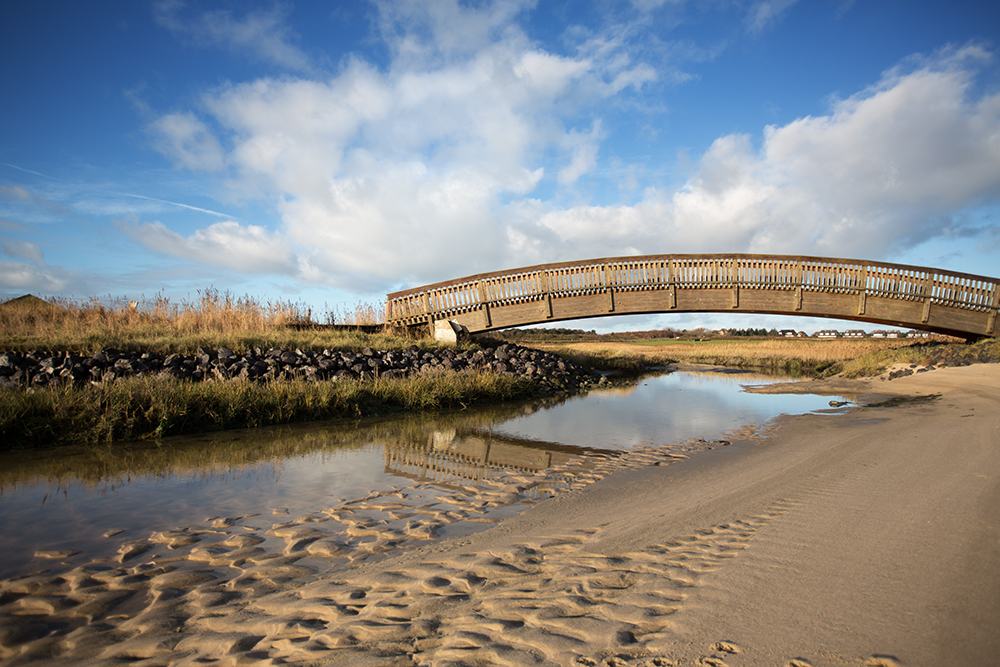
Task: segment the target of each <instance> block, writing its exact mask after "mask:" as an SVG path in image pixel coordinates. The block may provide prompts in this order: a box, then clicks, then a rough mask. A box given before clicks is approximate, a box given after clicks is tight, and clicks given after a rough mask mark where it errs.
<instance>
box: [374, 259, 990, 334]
mask: <svg viewBox="0 0 1000 667" xmlns="http://www.w3.org/2000/svg"><path fill="white" fill-rule="evenodd" d="M998 307H1000V280H998V279H997V278H989V277H986V276H977V275H972V274H965V273H956V272H952V271H942V270H940V269H933V268H927V267H920V266H907V265H902V264H887V263H883V262H871V261H864V260H852V259H839V258H827V257H798V256H787V255H747V254H734V255H645V256H636V257H610V258H603V259H592V260H583V261H576V262H562V263H557V264H540V265H536V266H529V267H524V268H517V269H510V270H506V271H495V272H492V273H483V274H478V275H474V276H467V277H464V278H458V279H456V280H449V281H447V282H441V283H435V284H433V285H426V286H423V287H417V288H414V289H409V290H405V291H401V292H394V293H392V294H389V295H388V296H387V303H386V323H387V324H389V325H396V326H400V325H402V326H409V327H412V326H418V325H430V326H433V323H434V322H435V321H439V320H449V321H453V322H457V323H459V324H461V325H463V326H465V327H467V328H468V329H469V331H471V332H479V331H490V330H495V329H504V328H508V327H516V326H524V325H528V324H538V323H542V322H555V321H560V320H572V319H580V318H589V317H601V316H611V315H628V314H640V313H662V312H666V313H670V312H674V313H681V312H738V313H772V314H782V315H795V316H808V317H831V318H837V319H845V320H858V321H865V322H874V323H878V324H887V325H894V326H903V327H909V328H913V329H922V330H926V331H933V332H937V333H944V334H949V335H953V336H960V337H964V338H967V339H974V338H979V337H984V336H995V335H997V329H996V320H997V311H998Z"/></svg>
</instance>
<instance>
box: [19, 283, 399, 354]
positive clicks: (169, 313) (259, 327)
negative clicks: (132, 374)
mask: <svg viewBox="0 0 1000 667" xmlns="http://www.w3.org/2000/svg"><path fill="white" fill-rule="evenodd" d="M380 318H381V319H382V320H383V321H384V318H383V317H382V311H381V310H380V307H379V306H372V305H366V304H358V305H357V306H355V307H354V308H353V310H344V311H343V312H342V313H339V314H338V313H336V312H334V311H330V312H328V313H327V314H326V316H325V318H324V317H322V316H320V317H319V319H320V320H322V319H326V320H327V323H330V322H331V321H337V322H338V323H342V324H378V323H379V321H380ZM317 324H320V322H319V321H317V319H316V316H315V315H314V313H313V312H312V310H311V309H309V308H307V307H306V306H304V305H303V304H297V303H293V302H291V301H282V300H277V301H265V300H262V299H258V298H255V297H251V296H236V295H234V294H231V293H229V292H219V291H218V290H215V289H211V288H209V289H206V290H203V291H199V292H198V297H197V298H196V299H195V300H193V301H179V302H175V301H171V300H170V299H169V298H167V297H166V296H163V295H156V296H154V297H152V298H151V299H145V300H142V301H138V302H129V301H127V300H125V299H121V298H119V299H107V300H100V299H96V298H92V299H90V300H87V301H84V302H74V301H70V300H67V299H52V300H50V301H43V300H41V299H37V298H34V297H27V298H24V297H22V298H20V299H13V300H11V301H8V302H6V303H3V304H0V350H2V351H8V352H28V351H31V350H36V349H38V350H72V351H74V352H80V353H86V354H94V353H96V352H98V351H100V350H101V349H104V348H116V349H120V350H127V351H141V352H153V353H158V354H168V353H174V352H180V353H192V352H193V351H194V350H195V349H197V348H198V347H206V348H218V347H228V348H231V349H233V350H235V351H242V350H246V349H250V348H253V347H261V348H268V347H284V348H296V347H299V348H312V349H323V348H330V349H360V348H363V347H379V348H382V349H398V348H400V347H405V346H409V345H412V344H414V341H412V340H408V339H407V338H406V337H404V336H399V335H391V334H365V333H362V332H360V331H334V330H329V329H323V328H321V327H317V326H315V325H317Z"/></svg>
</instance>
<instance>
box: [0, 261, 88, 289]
mask: <svg viewBox="0 0 1000 667" xmlns="http://www.w3.org/2000/svg"><path fill="white" fill-rule="evenodd" d="M71 284H72V277H71V276H70V275H69V274H67V273H66V272H65V271H62V270H60V269H55V268H51V267H46V266H36V265H34V264H23V263H20V262H3V261H0V291H3V292H5V293H8V294H13V293H15V292H22V293H23V292H27V293H32V294H58V293H62V292H64V291H65V290H66V288H67V287H69V286H70V285H71Z"/></svg>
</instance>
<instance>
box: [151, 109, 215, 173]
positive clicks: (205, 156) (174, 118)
mask: <svg viewBox="0 0 1000 667" xmlns="http://www.w3.org/2000/svg"><path fill="white" fill-rule="evenodd" d="M149 130H150V132H151V133H152V134H153V136H154V138H155V140H156V143H157V149H158V150H159V151H160V152H161V153H163V154H164V155H166V156H168V157H170V158H172V159H173V160H174V163H175V165H176V166H179V167H186V168H188V169H198V170H203V171H217V170H219V169H222V167H223V166H224V161H223V155H222V146H221V145H220V144H219V140H218V139H216V138H215V136H214V135H213V134H212V133H211V132H210V131H209V129H208V128H207V127H206V126H205V124H204V123H203V122H201V121H200V120H198V118H197V117H196V116H195V115H194V114H193V113H170V114H166V115H163V116H160V117H159V118H157V119H156V120H154V121H153V122H152V123H150V126H149Z"/></svg>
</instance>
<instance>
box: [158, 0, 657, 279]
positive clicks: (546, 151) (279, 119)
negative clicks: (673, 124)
mask: <svg viewBox="0 0 1000 667" xmlns="http://www.w3.org/2000/svg"><path fill="white" fill-rule="evenodd" d="M532 4H533V3H524V2H499V3H491V4H488V5H485V6H483V7H482V8H472V7H467V6H465V5H461V4H459V3H457V2H416V3H384V4H379V5H378V7H379V11H380V26H381V30H382V34H383V35H384V36H386V38H387V39H389V40H390V42H389V44H390V48H391V49H392V51H393V52H394V53H395V54H396V55H397V57H396V58H395V59H394V60H393V62H392V63H391V65H390V66H389V67H388V68H386V69H385V70H378V69H376V68H375V67H373V66H372V65H370V64H368V63H366V62H363V61H361V60H358V59H348V60H347V61H345V63H344V64H343V66H342V69H341V71H340V72H338V73H337V74H336V75H335V76H331V77H329V78H327V79H325V80H309V79H273V78H264V79H258V80H256V81H252V82H248V83H244V84H236V85H228V86H224V87H222V88H220V89H218V90H216V91H214V92H212V93H211V94H208V95H206V96H205V97H204V98H203V102H204V108H205V109H206V110H207V112H208V113H209V114H210V115H211V116H212V121H211V125H212V126H213V127H218V128H220V129H221V133H220V134H219V135H218V137H215V136H212V135H211V134H210V133H209V131H208V127H209V123H207V122H203V121H201V120H199V119H198V118H196V117H195V116H194V115H193V114H190V113H188V114H180V113H175V114H168V115H166V116H163V117H161V118H160V119H159V120H158V121H157V124H156V125H155V129H156V130H157V131H159V134H160V135H161V136H163V137H165V140H164V142H163V143H162V144H161V150H162V151H163V152H164V153H165V154H167V155H169V156H171V157H172V158H173V159H175V160H177V161H178V162H179V163H182V164H187V165H188V166H189V167H190V168H217V167H220V166H221V165H222V164H225V165H226V166H227V167H229V168H231V170H232V173H233V174H234V179H233V181H232V182H231V188H232V189H233V191H235V192H240V193H243V194H245V195H246V196H256V195H259V193H261V192H267V193H271V194H272V196H273V197H274V202H275V207H276V208H277V210H278V211H279V212H280V214H281V232H280V233H281V235H282V238H285V239H287V240H288V242H289V243H294V244H295V245H296V246H297V247H302V248H308V249H311V250H310V251H306V252H303V253H300V254H301V255H302V258H303V259H302V264H301V265H300V269H301V270H302V271H303V276H308V277H309V279H313V280H322V281H324V282H327V283H330V284H337V285H342V286H355V285H357V284H358V282H359V281H364V282H365V284H366V285H372V286H376V285H377V286H385V285H386V284H388V283H390V282H395V281H398V280H400V279H401V277H406V279H410V278H412V279H415V280H420V279H424V278H425V277H428V276H431V277H435V278H446V277H449V276H452V275H455V274H456V273H461V272H463V271H481V270H488V269H492V268H495V266H496V265H497V263H499V262H503V261H506V260H505V259H504V258H505V257H506V256H507V253H508V249H507V247H506V238H507V236H508V235H507V231H506V230H505V229H504V225H503V222H502V221H501V220H500V219H499V217H498V215H499V212H500V211H502V210H503V207H504V203H505V202H506V201H511V200H515V199H517V198H518V197H522V196H525V195H527V194H529V193H530V192H532V191H533V190H534V189H535V188H536V187H537V185H538V183H539V182H540V180H541V179H543V178H544V177H545V174H546V166H547V165H551V167H552V168H551V173H552V174H554V175H555V178H554V180H555V181H556V182H557V183H559V184H561V185H570V184H573V183H574V182H576V181H577V180H578V179H579V178H580V177H581V176H583V175H584V174H586V173H589V172H590V171H592V170H593V168H594V166H595V165H596V161H597V155H598V151H599V144H600V141H601V138H602V125H601V121H600V119H595V120H594V121H593V122H592V124H591V127H590V129H589V130H580V129H575V128H574V127H567V126H566V124H564V122H563V121H562V119H561V117H560V114H561V113H563V112H567V111H569V112H573V111H574V110H576V109H584V108H586V107H587V106H588V105H590V104H592V103H593V102H594V101H596V100H600V99H603V98H606V97H607V96H610V95H615V94H617V93H619V92H620V91H621V90H623V89H625V88H629V89H630V90H634V89H636V88H639V87H641V86H642V85H644V83H645V82H647V81H649V80H651V79H652V78H654V77H655V73H654V72H653V71H652V70H651V68H648V67H647V66H645V65H642V64H637V63H635V62H633V61H632V60H631V59H629V58H627V57H625V58H623V57H621V54H622V53H623V51H624V49H625V46H624V42H623V41H622V40H617V41H616V40H605V41H604V42H602V44H601V45H600V47H598V46H595V42H593V41H592V42H591V43H589V44H588V45H587V47H586V48H584V49H582V50H581V51H580V52H579V53H578V55H576V56H567V55H559V54H554V53H549V52H546V51H543V50H540V49H539V48H538V47H537V46H536V45H535V44H533V43H532V42H531V41H530V40H529V39H528V38H527V37H526V36H525V35H524V33H523V32H522V31H521V30H520V29H519V28H518V27H517V25H516V24H515V23H514V22H513V19H514V17H516V16H517V15H518V14H519V13H520V12H521V11H523V10H524V9H525V7H528V6H531V5H532ZM414 54H416V55H414ZM219 150H221V151H223V152H222V153H220V152H219ZM165 231H166V230H165V229H164V230H160V231H159V233H160V234H162V233H163V232H165ZM175 245H176V243H175ZM376 288H377V287H373V289H376Z"/></svg>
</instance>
